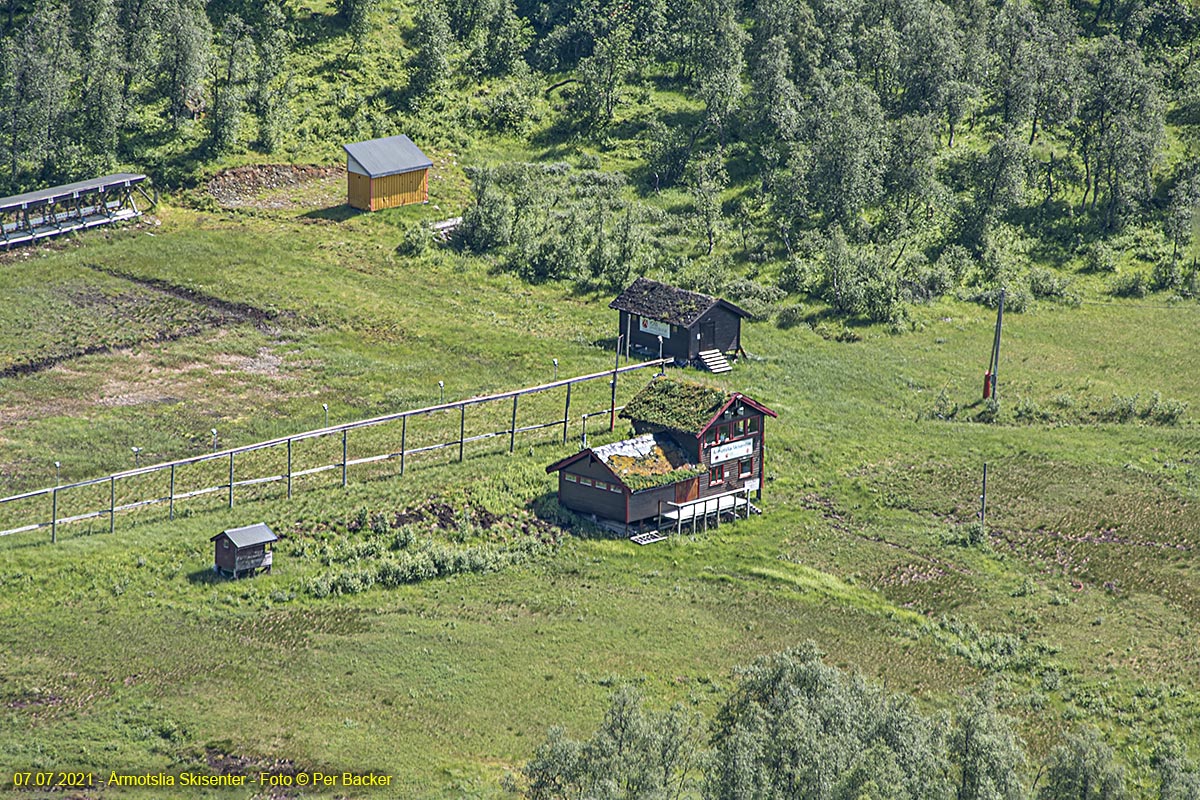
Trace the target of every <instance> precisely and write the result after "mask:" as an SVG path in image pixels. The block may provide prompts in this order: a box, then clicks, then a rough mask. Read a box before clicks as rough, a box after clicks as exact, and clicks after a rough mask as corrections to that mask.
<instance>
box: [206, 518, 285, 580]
mask: <svg viewBox="0 0 1200 800" xmlns="http://www.w3.org/2000/svg"><path fill="white" fill-rule="evenodd" d="M209 541H211V542H212V543H213V570H214V571H215V572H216V573H217V574H219V575H225V576H226V577H230V578H240V577H243V576H245V575H254V574H255V573H257V572H259V571H260V570H265V571H267V572H270V571H271V564H272V561H273V560H274V554H273V553H272V552H271V545H272V543H274V542H277V541H279V537H278V536H276V535H275V534H274V533H271V529H270V528H268V527H267V526H266V525H264V524H263V523H261V522H256V523H255V524H253V525H247V526H246V527H244V528H230V529H229V530H227V531H222V532H221V533H218V534H217V535H216V536H214V537H212V539H210V540H209Z"/></svg>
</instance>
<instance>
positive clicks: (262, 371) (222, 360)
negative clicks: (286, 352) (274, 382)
mask: <svg viewBox="0 0 1200 800" xmlns="http://www.w3.org/2000/svg"><path fill="white" fill-rule="evenodd" d="M215 360H216V362H217V363H218V364H221V365H222V366H224V367H228V368H229V369H230V370H232V371H234V372H248V373H250V374H253V375H278V374H279V368H280V366H282V364H283V359H282V358H280V357H279V356H277V355H275V353H274V352H273V351H272V350H271V348H269V347H260V348H258V353H257V354H255V355H253V356H237V355H222V356H217V358H216V359H215Z"/></svg>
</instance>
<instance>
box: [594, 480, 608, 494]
mask: <svg viewBox="0 0 1200 800" xmlns="http://www.w3.org/2000/svg"><path fill="white" fill-rule="evenodd" d="M596 488H597V489H599V490H600V491H602V492H603V491H604V490H605V489H607V488H608V484H607V483H605V482H604V481H596Z"/></svg>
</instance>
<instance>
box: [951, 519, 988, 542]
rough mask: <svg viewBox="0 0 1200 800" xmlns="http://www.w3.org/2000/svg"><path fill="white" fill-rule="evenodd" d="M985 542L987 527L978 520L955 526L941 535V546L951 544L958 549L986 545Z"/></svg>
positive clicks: (986, 539)
mask: <svg viewBox="0 0 1200 800" xmlns="http://www.w3.org/2000/svg"><path fill="white" fill-rule="evenodd" d="M987 541H988V533H987V527H986V526H984V524H983V523H982V522H980V521H979V520H972V521H971V522H964V523H962V524H961V525H955V526H954V527H952V528H950V530H948V531H946V532H945V533H944V534H942V543H943V544H952V545H956V546H958V547H979V546H980V545H986V544H987Z"/></svg>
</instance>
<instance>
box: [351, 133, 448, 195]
mask: <svg viewBox="0 0 1200 800" xmlns="http://www.w3.org/2000/svg"><path fill="white" fill-rule="evenodd" d="M342 146H343V148H345V150H346V177H347V193H348V200H347V202H348V203H350V205H351V206H352V207H354V208H361V209H362V210H363V211H378V210H379V209H381V208H395V207H396V206H405V205H408V204H409V203H425V202H428V201H429V168H430V167H432V166H433V162H432V161H430V160H429V157H428V156H426V155H425V154H424V153H422V152H421V150H420V148H418V147H417V146H416V145H415V144H413V141H412V139H409V138H408V137H407V136H405V135H403V134H401V135H400V136H389V137H387V138H386V139H371V140H370V141H367V142H355V143H354V144H347V145H342Z"/></svg>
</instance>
